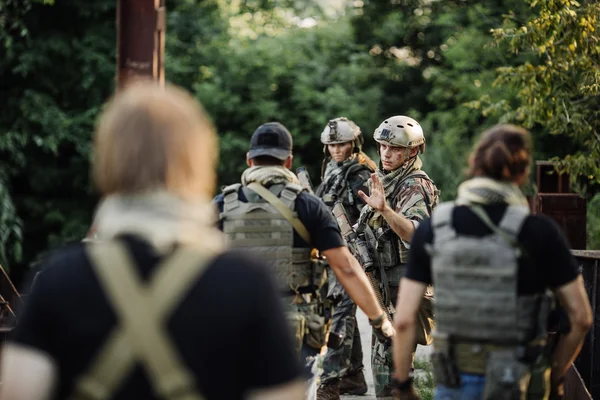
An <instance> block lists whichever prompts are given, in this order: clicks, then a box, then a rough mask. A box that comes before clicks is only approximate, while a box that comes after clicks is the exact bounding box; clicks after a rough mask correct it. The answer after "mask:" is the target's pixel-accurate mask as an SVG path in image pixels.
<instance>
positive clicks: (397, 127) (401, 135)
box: [373, 115, 425, 153]
mask: <svg viewBox="0 0 600 400" xmlns="http://www.w3.org/2000/svg"><path fill="white" fill-rule="evenodd" d="M373 138H374V139H375V141H376V142H377V143H381V144H385V145H388V146H395V147H406V148H407V150H408V149H414V148H415V147H418V148H419V151H420V152H421V153H424V152H425V136H423V128H421V125H420V124H419V123H418V122H417V121H415V120H414V119H412V118H410V117H406V116H404V115H396V116H393V117H390V118H388V119H386V120H385V121H383V122H382V123H381V124H380V125H379V126H378V127H377V129H375V133H374V134H373Z"/></svg>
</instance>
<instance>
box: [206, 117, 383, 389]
mask: <svg viewBox="0 0 600 400" xmlns="http://www.w3.org/2000/svg"><path fill="white" fill-rule="evenodd" d="M292 159H293V156H292V136H291V134H290V132H289V131H288V130H287V128H286V127H285V126H283V125H282V124H280V123H278V122H269V123H266V124H263V125H261V126H260V127H258V128H257V129H256V131H255V132H254V134H253V135H252V138H251V140H250V150H249V151H248V153H247V155H246V162H247V164H248V166H249V167H250V168H248V169H247V170H246V171H244V173H243V174H242V177H241V183H238V184H234V185H230V186H227V187H225V188H224V189H223V194H222V195H219V196H218V197H217V198H216V199H215V201H214V202H215V203H216V205H217V207H218V208H219V210H220V211H221V214H220V228H221V229H222V230H223V231H224V232H225V233H226V234H227V235H228V237H229V239H230V245H231V247H234V248H240V249H244V250H246V251H251V252H253V253H255V254H258V255H259V256H260V257H261V258H262V259H263V260H265V261H267V262H268V263H269V264H270V266H271V267H272V273H273V274H274V276H275V279H276V281H277V282H278V286H279V290H280V293H281V298H282V300H283V301H284V303H285V307H286V308H287V317H288V321H289V323H290V325H291V328H292V333H293V334H294V337H295V343H296V351H297V354H298V356H299V358H300V360H301V362H302V363H303V364H304V365H305V368H306V372H307V375H308V376H307V378H309V377H312V376H313V371H312V370H313V364H314V361H315V359H316V357H317V355H318V354H319V353H320V351H321V348H322V347H323V346H324V345H325V337H326V335H327V331H328V325H329V324H328V316H327V315H326V310H325V308H324V295H323V294H322V288H323V286H324V284H325V282H326V279H327V277H326V274H325V268H324V267H325V263H324V262H323V259H322V257H320V255H322V256H324V257H325V258H326V259H327V263H328V264H329V267H330V268H331V270H333V272H335V274H336V276H337V278H338V280H339V281H340V283H341V284H342V285H343V286H344V288H345V289H346V290H347V291H348V293H349V295H350V297H351V298H352V299H353V300H354V301H355V302H356V304H357V305H358V306H359V307H360V308H361V309H362V310H363V311H364V312H365V314H366V315H367V316H368V318H369V319H370V320H371V321H372V324H373V326H374V327H375V329H377V331H378V333H381V335H382V337H386V338H390V339H391V337H392V336H393V335H394V331H393V328H392V326H391V323H390V321H387V320H385V319H384V316H385V313H384V311H383V310H382V309H381V307H380V306H379V304H378V303H377V299H376V298H375V294H374V292H373V289H372V288H371V286H370V285H369V282H368V280H367V276H366V275H365V273H364V271H363V270H362V268H361V266H360V264H359V263H358V261H356V259H355V258H354V257H353V256H352V254H351V253H350V251H349V250H348V248H347V247H346V245H345V243H344V239H343V238H342V236H341V233H340V229H339V227H338V225H337V222H336V220H335V218H334V217H333V215H332V214H331V212H330V211H329V209H328V208H327V207H326V206H325V204H324V203H323V202H322V201H321V200H319V199H318V198H317V197H316V196H314V195H311V194H309V193H307V192H306V191H305V189H304V188H303V187H302V186H301V185H300V182H299V181H298V178H297V176H296V175H295V174H294V173H293V172H292V171H290V167H291V166H292ZM231 279H235V277H232V278H231ZM248 334H249V335H252V334H253V333H252V332H248ZM311 396H314V393H311V392H309V394H308V397H309V398H310V397H311Z"/></svg>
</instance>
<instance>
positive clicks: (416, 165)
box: [358, 156, 423, 226]
mask: <svg viewBox="0 0 600 400" xmlns="http://www.w3.org/2000/svg"><path fill="white" fill-rule="evenodd" d="M380 165H381V164H380ZM422 166H423V162H422V161H421V158H419V156H416V157H414V158H412V159H410V160H408V161H407V162H406V163H404V165H402V166H401V167H400V168H398V169H397V170H395V171H391V172H385V171H383V169H381V167H379V168H377V170H376V171H375V173H376V174H377V177H379V179H380V180H381V183H382V185H383V190H384V192H385V198H386V201H387V202H388V204H389V203H391V201H393V200H394V199H392V196H393V195H394V192H395V191H396V188H397V185H398V182H400V181H402V180H403V179H404V178H406V177H407V176H408V175H410V174H411V173H413V172H414V171H417V170H420V169H421V167H422ZM371 186H372V180H371V179H369V180H368V181H367V187H368V188H369V194H370V192H371ZM380 219H383V216H382V215H381V213H379V211H375V210H374V209H373V207H371V206H370V205H368V204H367V205H365V206H364V207H363V209H362V211H361V212H360V217H359V218H358V225H359V226H362V225H364V224H365V223H367V222H369V221H370V224H369V225H372V226H376V225H380V224H378V223H377V222H379V223H381V222H382V221H377V220H380Z"/></svg>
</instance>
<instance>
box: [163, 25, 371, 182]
mask: <svg viewBox="0 0 600 400" xmlns="http://www.w3.org/2000/svg"><path fill="white" fill-rule="evenodd" d="M214 40H215V41H216V42H217V43H221V44H222V43H224V42H225V40H224V39H223V37H222V36H221V37H220V38H216V39H214ZM228 43H229V45H228V46H225V45H223V46H222V47H221V48H220V52H219V58H218V59H216V60H215V59H211V58H209V57H204V60H201V59H200V58H197V60H198V62H197V63H196V65H197V66H198V67H197V69H196V70H195V71H191V74H190V75H191V76H185V74H180V75H177V80H179V81H182V82H183V81H186V82H188V83H189V82H191V83H192V87H191V89H192V91H194V92H195V93H196V96H197V97H198V99H199V100H200V101H201V102H202V103H203V104H204V106H205V108H206V109H207V110H208V112H209V114H210V115H211V116H212V118H213V120H214V122H215V124H216V126H217V128H218V131H219V135H220V146H221V148H220V149H221V150H220V151H221V155H227V156H226V157H224V156H222V157H221V160H220V163H219V182H220V183H221V184H228V183H232V182H235V181H238V180H239V177H240V174H241V172H242V171H243V169H244V168H245V153H246V152H247V151H248V145H249V139H250V136H251V134H252V132H254V130H255V129H256V128H257V127H258V126H259V125H261V124H262V123H264V122H267V121H271V120H277V121H280V122H282V123H283V124H284V125H285V126H286V127H288V129H289V130H290V131H291V132H292V135H293V136H294V149H295V150H294V154H295V166H299V165H301V164H306V165H307V167H308V168H309V170H310V173H311V176H312V177H313V180H314V181H315V183H316V182H318V179H316V178H317V176H319V175H320V163H321V160H322V147H323V146H322V144H321V143H320V140H319V135H320V133H321V131H322V130H323V128H324V127H325V125H326V124H327V121H328V120H329V119H331V118H335V117H337V116H346V117H348V118H351V119H353V120H354V121H355V122H356V123H357V124H359V126H362V127H363V130H364V131H365V132H367V136H370V135H368V132H372V130H373V129H374V128H375V126H376V125H377V124H378V123H379V117H378V106H379V104H380V100H381V92H380V88H379V87H378V86H373V85H372V82H373V81H374V80H376V79H377V72H376V70H375V68H374V63H373V60H372V59H371V57H370V56H369V55H368V54H366V52H364V51H361V48H360V47H358V46H356V45H355V44H354V43H353V36H352V31H351V29H350V27H349V25H348V24H347V22H345V21H344V20H340V21H337V22H335V23H332V24H328V25H322V26H321V25H318V26H316V27H314V28H312V29H304V28H301V27H297V26H296V27H291V28H289V29H288V30H286V32H285V33H283V34H280V35H277V36H269V35H262V36H260V37H258V38H257V39H252V38H249V37H231V38H229V41H228ZM170 54H171V57H172V58H173V59H179V55H178V54H176V53H175V52H174V51H173V52H171V53H170ZM177 68H178V71H186V70H187V71H189V68H185V67H182V64H178V67H177ZM192 76H193V78H194V79H190V78H191V77H192Z"/></svg>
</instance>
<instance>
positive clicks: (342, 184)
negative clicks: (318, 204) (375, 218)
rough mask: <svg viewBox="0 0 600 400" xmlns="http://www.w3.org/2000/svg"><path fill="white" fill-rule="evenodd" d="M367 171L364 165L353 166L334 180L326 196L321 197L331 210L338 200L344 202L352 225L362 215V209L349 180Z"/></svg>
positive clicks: (325, 193) (325, 191) (327, 189)
mask: <svg viewBox="0 0 600 400" xmlns="http://www.w3.org/2000/svg"><path fill="white" fill-rule="evenodd" d="M363 169H364V170H367V171H369V172H370V170H369V168H368V167H367V166H366V165H364V164H359V163H357V164H353V165H351V166H350V167H348V168H347V169H346V171H343V172H342V173H341V174H339V176H337V177H336V179H335V180H333V183H332V184H331V186H330V187H327V188H325V190H324V191H323V192H324V194H323V196H321V199H322V200H323V202H324V203H325V204H326V205H327V206H328V207H329V208H330V209H331V208H332V207H333V206H334V204H335V202H336V201H338V200H341V201H342V204H343V205H344V208H345V209H346V212H347V213H348V218H349V221H350V223H351V224H354V223H355V222H356V220H357V219H358V216H359V215H360V208H359V207H358V199H357V198H356V197H355V195H354V193H353V191H352V187H351V186H350V182H349V178H350V176H351V175H352V174H355V173H358V172H360V171H361V170H363Z"/></svg>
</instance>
